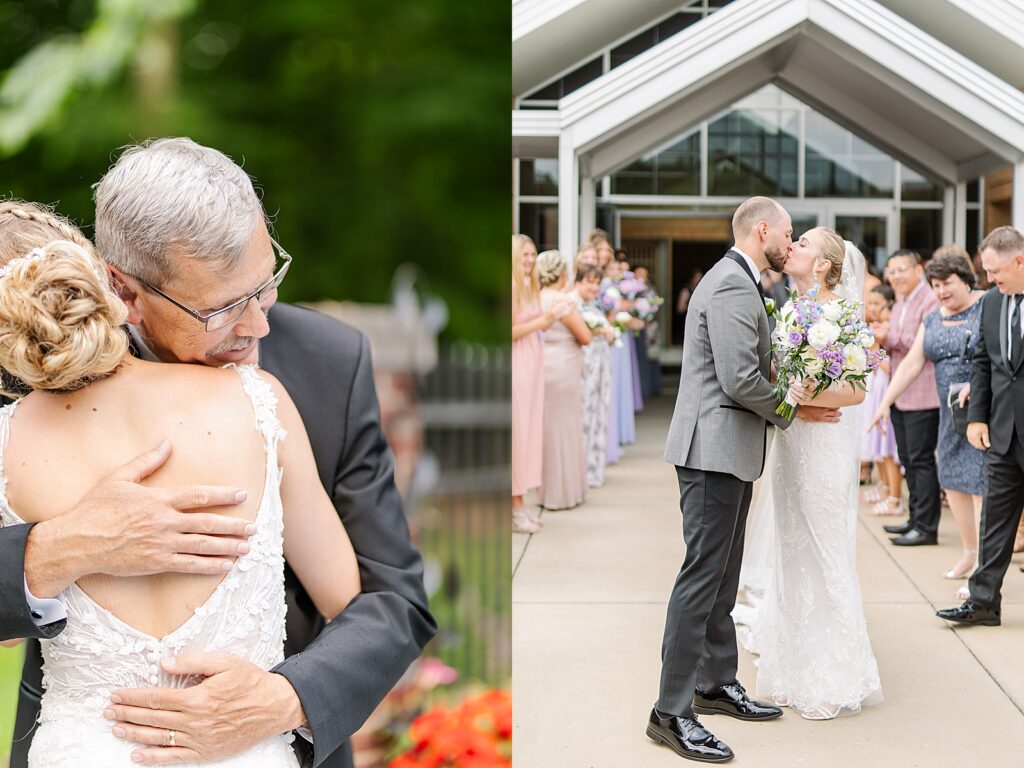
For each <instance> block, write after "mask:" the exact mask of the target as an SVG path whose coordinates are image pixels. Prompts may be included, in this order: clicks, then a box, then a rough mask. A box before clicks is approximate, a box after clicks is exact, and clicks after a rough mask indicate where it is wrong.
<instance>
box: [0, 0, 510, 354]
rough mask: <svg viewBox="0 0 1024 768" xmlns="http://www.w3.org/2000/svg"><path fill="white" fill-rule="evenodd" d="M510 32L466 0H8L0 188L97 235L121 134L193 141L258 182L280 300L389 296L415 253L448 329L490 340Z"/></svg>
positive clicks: (4, 2) (1, 9) (501, 283)
mask: <svg viewBox="0 0 1024 768" xmlns="http://www.w3.org/2000/svg"><path fill="white" fill-rule="evenodd" d="M508 25H509V11H508V6H507V5H503V4H501V3H493V2H483V3H474V2H462V1H461V0H431V1H430V2H424V0H391V1H390V2H386V3H381V2H371V1H370V0H337V1H336V0H289V2H283V1H281V2H269V1H268V0H263V1H262V2H261V1H260V0H219V1H218V2H202V1H201V0H68V1H65V2H59V1H58V0H27V1H17V0H0V78H2V81H0V194H2V195H5V196H9V195H13V196H17V197H23V198H27V199H30V200H39V201H42V202H51V203H57V205H58V207H59V209H60V211H61V212H63V213H65V214H67V215H69V216H71V217H72V218H73V219H74V220H75V221H76V222H77V223H79V224H81V225H83V226H84V228H85V230H86V233H87V234H91V224H92V219H93V206H92V197H91V188H90V187H91V185H92V184H93V183H94V182H96V181H97V180H98V179H99V178H100V176H101V175H102V174H103V172H104V171H105V170H106V169H107V168H108V167H109V165H110V163H111V162H112V160H113V158H114V157H116V151H117V149H118V147H120V146H123V145H125V144H128V143H131V142H133V141H139V140H142V139H146V138H149V137H155V136H170V135H187V136H191V137H192V138H193V139H195V140H196V141H199V142H200V143H203V144H207V145H210V146H213V147H216V148H218V149H220V150H222V151H224V152H226V153H227V154H229V155H230V156H232V157H233V158H234V159H235V160H236V161H238V162H240V163H242V164H243V166H244V167H245V169H246V170H247V171H249V173H251V174H252V175H253V176H254V177H255V178H256V180H257V182H258V185H259V186H260V187H261V188H262V189H263V190H264V203H265V205H266V208H267V210H268V212H269V213H270V214H271V215H272V216H274V217H275V221H276V232H277V236H278V239H279V241H280V242H281V243H282V244H283V245H284V246H285V248H287V249H288V250H289V252H291V253H292V255H293V256H294V257H295V259H296V266H295V268H294V269H293V270H292V272H291V273H290V274H289V277H288V280H287V281H286V282H285V285H284V287H283V290H282V293H283V297H284V299H285V300H289V301H300V300H303V301H305V300H316V299H324V298H336V299H352V300H357V301H387V300H388V298H389V291H390V283H391V276H392V274H393V272H394V269H395V268H396V267H397V266H398V265H399V264H401V263H403V262H412V263H415V264H417V265H419V267H420V270H421V273H422V274H423V275H424V276H425V278H426V280H427V282H428V285H427V286H426V287H427V289H428V290H430V291H431V292H433V293H436V294H437V295H439V296H441V297H442V298H443V299H444V300H445V301H446V302H447V303H448V306H449V310H450V313H451V320H450V324H449V327H448V334H449V335H450V336H451V337H460V338H468V339H474V340H480V341H497V340H501V339H504V338H506V337H507V317H506V315H507V312H506V311H504V309H503V307H504V306H505V304H506V301H507V300H506V298H505V294H506V284H507V279H506V278H507V276H506V261H505V257H504V255H503V251H498V250H497V246H496V243H497V241H498V239H499V238H497V237H496V236H495V235H496V234H498V233H506V232H507V231H508V221H509V217H510V208H509V190H510V188H511V182H510V167H511V166H510V164H509V162H508V158H509V156H510V155H509V147H508V141H509V139H508V124H507V123H508V81H509V71H510V43H509V39H510V36H509V33H508ZM501 244H502V248H504V240H503V239H502V240H501Z"/></svg>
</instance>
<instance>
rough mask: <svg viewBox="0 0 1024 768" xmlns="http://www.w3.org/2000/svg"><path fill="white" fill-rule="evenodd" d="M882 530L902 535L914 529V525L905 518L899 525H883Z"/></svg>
mask: <svg viewBox="0 0 1024 768" xmlns="http://www.w3.org/2000/svg"><path fill="white" fill-rule="evenodd" d="M882 530H883V531H885V532H886V533H895V534H898V535H900V536H902V535H903V534H904V533H910V532H911V531H912V530H914V526H913V525H911V524H910V521H909V520H907V522H905V523H900V524H899V525H883V526H882Z"/></svg>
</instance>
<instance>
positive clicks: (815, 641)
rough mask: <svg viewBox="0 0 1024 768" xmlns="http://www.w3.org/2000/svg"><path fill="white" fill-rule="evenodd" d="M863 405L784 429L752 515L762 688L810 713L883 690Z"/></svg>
mask: <svg viewBox="0 0 1024 768" xmlns="http://www.w3.org/2000/svg"><path fill="white" fill-rule="evenodd" d="M854 253H855V255H854V257H853V258H854V260H855V258H856V257H857V256H860V253H859V252H856V251H855V252H854ZM860 258H861V264H862V263H863V257H860ZM850 259H851V253H850V249H849V248H848V249H847V261H850ZM854 274H855V271H851V274H850V275H847V274H846V270H845V269H844V285H845V290H844V291H842V292H839V293H840V295H841V296H843V297H845V296H853V297H854V298H856V297H858V296H859V292H857V289H856V287H855V286H856V285H857V281H856V280H855V279H854ZM837 292H838V291H837ZM855 411H856V408H844V409H843V415H842V419H841V420H840V422H839V423H838V424H821V423H809V422H806V421H801V420H799V419H797V420H796V421H794V422H793V424H792V425H791V426H790V427H789V429H786V430H775V435H774V440H773V443H772V448H771V455H770V458H769V460H768V466H767V467H766V470H765V475H766V477H765V482H763V483H762V485H761V488H760V492H759V497H758V504H757V507H756V508H755V510H754V517H753V520H752V522H751V526H752V528H751V532H752V533H755V532H756V537H755V538H756V539H757V540H756V541H754V542H752V543H753V544H754V546H753V548H752V550H751V553H755V554H756V553H757V552H759V551H760V552H762V553H764V555H766V556H767V560H766V561H759V562H756V563H754V562H752V563H750V564H749V565H748V564H747V563H744V567H745V568H746V571H747V577H746V580H745V587H746V590H747V594H746V596H745V601H746V602H745V604H744V605H739V606H737V609H736V611H735V612H734V618H735V619H736V622H737V624H740V625H742V626H739V627H738V628H737V629H738V633H737V635H738V637H739V639H740V642H741V643H742V644H743V645H744V647H746V648H747V650H749V651H751V652H752V653H756V654H758V655H759V658H758V659H757V661H756V662H755V663H756V666H757V693H758V694H759V695H761V696H768V697H771V698H773V699H775V700H776V701H779V702H780V703H785V704H788V705H790V706H792V707H794V708H795V709H797V710H799V711H801V712H803V713H806V714H808V715H809V716H811V717H821V716H835V715H837V714H852V713H855V712H858V711H859V710H860V708H861V706H862V705H865V704H875V703H879V702H881V700H882V686H881V681H880V680H879V676H878V665H877V663H876V662H875V657H874V653H873V652H872V650H871V640H870V638H869V637H868V631H867V624H866V622H865V619H864V609H863V604H862V600H861V593H860V584H859V583H858V580H857V564H856V536H857V505H858V476H859V475H858V473H859V468H860V463H859V461H860V460H859V451H860V444H861V432H862V427H861V420H860V419H859V418H856V417H855V413H854V412H855ZM761 588H763V597H761V598H760V599H758V592H759V590H760V589H761Z"/></svg>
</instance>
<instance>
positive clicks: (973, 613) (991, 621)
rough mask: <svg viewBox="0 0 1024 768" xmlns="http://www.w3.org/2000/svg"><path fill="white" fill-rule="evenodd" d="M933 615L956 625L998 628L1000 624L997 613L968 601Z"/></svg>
mask: <svg viewBox="0 0 1024 768" xmlns="http://www.w3.org/2000/svg"><path fill="white" fill-rule="evenodd" d="M935 615H936V616H938V617H939V618H940V619H945V620H946V621H955V622H956V623H957V624H980V625H981V626H983V627H998V626H999V625H1000V624H1001V623H1002V622H1001V621H1000V619H999V611H993V610H992V609H991V608H982V607H981V606H980V605H975V604H974V603H972V602H971V601H970V600H968V601H967V602H965V603H964V604H963V605H961V606H960V607H959V608H943V609H942V610H941V611H936V612H935Z"/></svg>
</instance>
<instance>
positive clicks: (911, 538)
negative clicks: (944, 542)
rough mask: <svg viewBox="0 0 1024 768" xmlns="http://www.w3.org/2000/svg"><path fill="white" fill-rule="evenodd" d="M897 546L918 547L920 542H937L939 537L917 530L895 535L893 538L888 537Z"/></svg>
mask: <svg viewBox="0 0 1024 768" xmlns="http://www.w3.org/2000/svg"><path fill="white" fill-rule="evenodd" d="M889 541H891V542H892V543H893V544H895V545H896V546H897V547H919V546H921V545H922V544H938V543H939V539H938V537H937V536H925V535H924V534H923V533H921V532H920V531H918V530H913V531H910V532H909V533H905V534H903V535H902V536H897V537H896V538H894V539H889Z"/></svg>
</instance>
